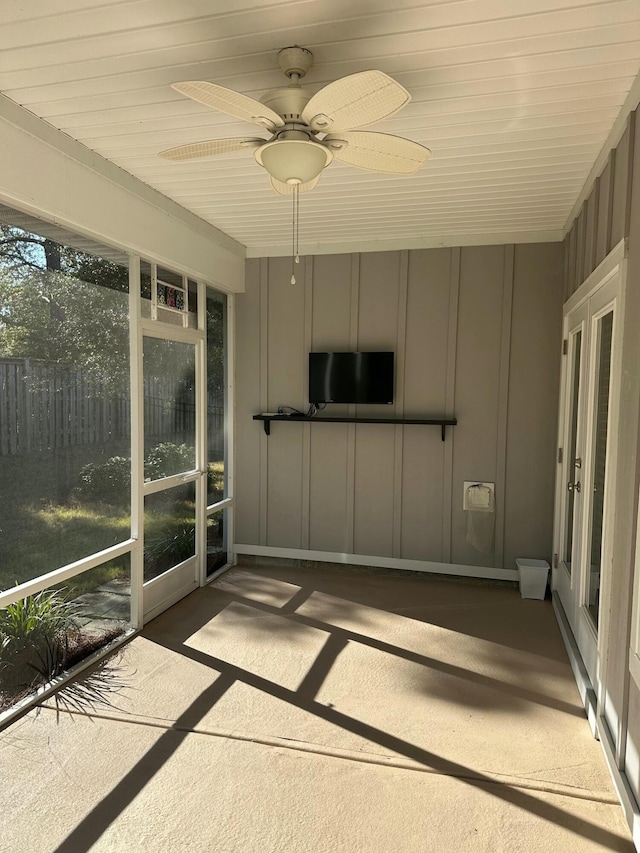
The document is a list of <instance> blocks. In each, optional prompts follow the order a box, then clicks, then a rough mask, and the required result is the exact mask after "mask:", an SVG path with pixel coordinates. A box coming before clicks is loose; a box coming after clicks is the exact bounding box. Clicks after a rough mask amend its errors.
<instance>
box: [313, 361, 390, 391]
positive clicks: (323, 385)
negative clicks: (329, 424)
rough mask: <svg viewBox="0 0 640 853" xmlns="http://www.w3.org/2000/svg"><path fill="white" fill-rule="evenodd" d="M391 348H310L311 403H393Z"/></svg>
mask: <svg viewBox="0 0 640 853" xmlns="http://www.w3.org/2000/svg"><path fill="white" fill-rule="evenodd" d="M393 360H394V354H393V353H392V352H310V353H309V402H310V403H315V404H319V403H393V380H394V365H393Z"/></svg>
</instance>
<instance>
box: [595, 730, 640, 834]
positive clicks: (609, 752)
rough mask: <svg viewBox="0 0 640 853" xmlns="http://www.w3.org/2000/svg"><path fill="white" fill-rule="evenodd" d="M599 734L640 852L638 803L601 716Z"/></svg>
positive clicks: (610, 771)
mask: <svg viewBox="0 0 640 853" xmlns="http://www.w3.org/2000/svg"><path fill="white" fill-rule="evenodd" d="M598 734H599V736H600V744H601V746H602V749H603V752H604V757H605V759H606V762H607V767H608V768H609V773H610V774H611V779H612V781H613V784H614V787H615V789H616V793H617V795H618V799H619V800H620V803H621V805H622V810H623V812H624V816H625V818H626V819H627V823H628V824H629V828H630V830H631V835H632V837H633V843H634V844H635V846H636V850H640V810H639V809H638V803H637V801H636V798H635V796H634V795H633V791H632V790H631V786H630V785H629V781H628V779H627V776H626V774H625V772H624V770H621V769H620V768H619V767H618V764H617V761H616V750H615V744H614V742H613V737H612V736H611V731H610V729H609V726H608V725H607V721H606V720H605V719H604V717H603V716H600V717H599V719H598Z"/></svg>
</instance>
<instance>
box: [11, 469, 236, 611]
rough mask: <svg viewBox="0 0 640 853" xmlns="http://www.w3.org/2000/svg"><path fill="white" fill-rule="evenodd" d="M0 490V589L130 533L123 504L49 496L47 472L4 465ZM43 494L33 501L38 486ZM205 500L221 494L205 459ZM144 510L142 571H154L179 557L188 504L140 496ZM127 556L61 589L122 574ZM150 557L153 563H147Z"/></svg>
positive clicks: (220, 478)
mask: <svg viewBox="0 0 640 853" xmlns="http://www.w3.org/2000/svg"><path fill="white" fill-rule="evenodd" d="M5 473H6V474H7V476H6V477H5V476H3V477H2V479H3V481H4V483H3V484H2V485H3V488H2V489H0V590H2V589H9V588H11V587H12V586H14V585H15V584H16V583H24V582H25V581H29V580H32V579H34V578H36V577H39V576H41V575H43V574H46V573H47V572H51V571H54V570H55V569H59V568H60V567H62V566H65V565H68V564H69V563H71V562H74V561H75V560H80V559H83V558H84V557H88V556H90V555H91V554H95V553H96V552H98V551H102V550H104V549H105V548H109V547H111V546H113V545H116V544H118V543H119V542H123V541H125V540H126V539H128V538H129V536H130V529H131V520H130V514H129V511H128V509H125V508H122V507H117V506H111V505H108V504H102V503H99V502H96V501H95V500H83V499H81V498H80V497H79V496H78V495H77V494H76V493H75V492H72V493H71V494H70V495H69V496H67V497H66V499H60V498H58V499H57V500H56V499H55V498H54V497H53V495H52V494H51V490H52V474H53V472H49V471H46V472H45V471H40V472H38V469H37V468H35V467H34V469H32V470H27V471H24V472H23V473H22V475H21V473H20V469H19V468H18V467H17V466H16V468H15V469H14V470H11V471H9V470H6V471H5ZM47 490H50V496H49V497H46V498H40V499H38V497H37V495H38V492H39V493H40V494H43V493H45V494H46V492H47ZM208 490H209V498H208V501H209V503H213V502H215V501H216V500H220V499H222V497H223V496H224V463H223V462H222V461H218V462H212V463H209V466H208ZM148 504H149V507H148V511H146V512H145V540H146V543H147V547H146V548H145V555H146V562H147V564H148V566H147V571H145V575H147V576H149V577H155V576H156V575H157V574H160V572H161V571H166V569H168V568H170V566H171V565H175V564H176V563H177V562H180V560H181V559H186V556H188V553H189V549H190V542H191V541H192V539H193V533H192V531H193V527H194V508H193V503H192V502H190V501H188V500H187V501H178V502H177V503H175V504H173V505H171V504H164V505H163V503H162V500H161V499H160V496H158V500H157V501H156V502H155V503H154V501H153V500H151V501H150V502H148ZM128 562H129V561H128V558H126V557H125V558H124V559H123V558H121V559H120V560H115V561H112V562H111V563H109V564H107V565H105V566H100V567H98V568H97V569H93V570H92V571H91V573H83V574H82V575H78V576H76V577H75V578H73V579H71V580H70V581H68V582H66V586H67V587H68V595H74V596H75V595H80V594H82V593H83V592H88V591H91V590H93V589H95V588H96V587H97V586H99V585H100V584H101V583H105V582H107V581H109V580H113V579H116V578H121V577H123V576H124V575H125V574H128ZM154 563H155V565H153V564H154Z"/></svg>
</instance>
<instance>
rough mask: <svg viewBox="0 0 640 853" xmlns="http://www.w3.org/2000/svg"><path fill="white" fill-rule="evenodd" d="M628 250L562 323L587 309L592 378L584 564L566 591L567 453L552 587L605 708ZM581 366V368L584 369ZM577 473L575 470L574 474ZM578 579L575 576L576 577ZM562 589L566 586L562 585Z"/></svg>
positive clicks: (576, 297)
mask: <svg viewBox="0 0 640 853" xmlns="http://www.w3.org/2000/svg"><path fill="white" fill-rule="evenodd" d="M625 253H626V246H625V243H624V241H621V242H620V243H619V244H618V245H617V246H616V247H615V249H614V250H612V252H610V253H609V255H608V256H607V258H605V260H604V261H603V262H602V263H601V264H600V265H599V267H598V268H597V269H596V270H595V271H594V272H593V273H592V274H591V275H590V276H589V278H588V279H587V280H586V281H585V282H584V283H583V284H582V285H581V286H580V288H578V290H577V291H576V293H574V294H573V296H572V297H571V298H570V299H569V300H568V301H567V302H566V303H565V306H564V321H563V332H564V337H565V338H566V335H567V333H568V329H569V322H570V319H571V317H575V316H576V312H577V311H578V309H580V308H581V307H582V306H585V305H586V306H587V314H588V323H587V324H586V327H585V329H586V331H587V337H588V340H587V341H586V342H585V344H586V346H584V345H583V353H584V354H585V358H584V359H583V360H584V362H586V363H585V364H584V371H586V372H583V371H582V369H581V376H582V377H585V376H588V387H585V391H586V408H585V409H581V411H582V412H584V431H583V437H584V441H583V454H584V458H583V468H582V471H581V473H582V489H583V491H582V496H583V500H582V501H580V503H581V512H582V520H583V523H582V525H581V529H580V543H579V551H580V566H579V567H576V571H573V572H572V582H571V588H570V593H569V590H568V589H567V587H566V577H567V571H566V568H563V567H562V566H560V564H559V563H560V560H559V559H558V558H557V557H558V555H561V553H562V552H561V550H560V549H561V547H562V542H563V541H564V535H565V530H564V523H565V516H566V512H565V506H566V503H565V502H566V494H567V492H566V488H567V481H568V479H569V477H568V475H569V473H570V470H569V467H568V466H569V465H570V464H571V460H569V459H568V458H567V456H568V454H565V453H563V457H564V458H563V461H562V464H561V465H559V467H558V474H557V478H556V505H555V525H554V552H555V556H554V569H553V572H552V586H553V589H554V591H556V592H557V593H558V596H559V597H560V601H561V603H562V605H563V608H564V609H565V614H566V617H567V620H568V622H569V624H570V626H571V630H572V632H573V634H574V640H575V642H576V644H577V648H578V651H579V653H580V656H581V658H582V663H583V666H584V669H585V670H586V675H587V677H588V679H589V681H590V685H587V686H588V687H591V688H592V689H593V690H594V691H595V694H596V699H597V704H598V707H602V703H603V701H604V691H605V687H606V671H605V665H606V655H607V638H608V628H609V615H608V611H609V598H610V586H611V583H610V581H611V562H612V550H613V543H612V529H613V519H614V514H615V507H614V490H613V487H612V486H613V480H614V477H613V474H614V472H615V470H616V464H617V442H616V434H617V429H618V419H619V403H620V385H621V358H622V328H623V319H624V290H625V287H624V286H625V278H626V260H625ZM612 308H613V312H614V314H613V331H612V350H611V373H610V386H609V408H608V428H607V451H606V476H605V485H604V514H603V520H602V553H601V564H600V565H601V573H600V580H601V588H600V603H599V625H598V629H597V631H596V629H595V626H594V625H593V621H592V619H591V616H590V615H589V613H588V609H587V607H586V603H587V602H588V595H589V585H588V584H589V581H588V572H587V568H589V567H587V566H586V565H585V562H586V555H588V554H590V538H591V515H592V512H591V510H592V505H593V494H592V493H593V466H592V456H593V450H594V446H595V436H594V419H595V411H594V407H595V404H596V387H595V374H596V367H597V352H596V347H597V344H598V337H597V335H596V334H595V333H594V332H595V330H596V328H597V323H598V321H599V319H600V318H601V317H602V316H604V315H605V314H606V313H608V312H609V310H611V309H612ZM581 367H582V366H581ZM569 368H570V359H566V358H563V364H562V378H561V396H560V412H559V419H558V420H559V423H558V436H559V438H558V446H559V447H562V448H565V447H566V437H567V432H568V424H567V404H568V399H567V395H568V393H569V389H570V385H571V381H570V376H569V375H568V371H569ZM571 473H573V472H571ZM574 576H575V577H574ZM563 585H564V586H563ZM568 594H569V595H570V599H569V600H570V602H571V604H570V606H569V607H568V608H567V607H566V606H565V601H566V600H567V595H568Z"/></svg>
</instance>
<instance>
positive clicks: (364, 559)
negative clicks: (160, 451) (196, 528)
mask: <svg viewBox="0 0 640 853" xmlns="http://www.w3.org/2000/svg"><path fill="white" fill-rule="evenodd" d="M234 551H235V553H236V555H237V556H239V555H240V554H247V555H248V556H252V557H271V558H274V559H278V558H280V559H283V560H313V561H317V562H320V563H344V564H345V565H352V566H373V567H375V568H378V569H404V570H405V571H408V572H429V573H431V574H436V575H455V576H456V577H465V578H486V579H488V580H501V581H516V582H517V580H518V570H517V569H495V568H493V567H492V566H465V565H462V564H459V563H432V562H429V561H428V560H405V559H402V558H401V557H377V556H374V555H372V554H341V553H338V552H334V551H308V550H305V549H303V548H274V547H271V546H269V545H237V544H236V545H234Z"/></svg>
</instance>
